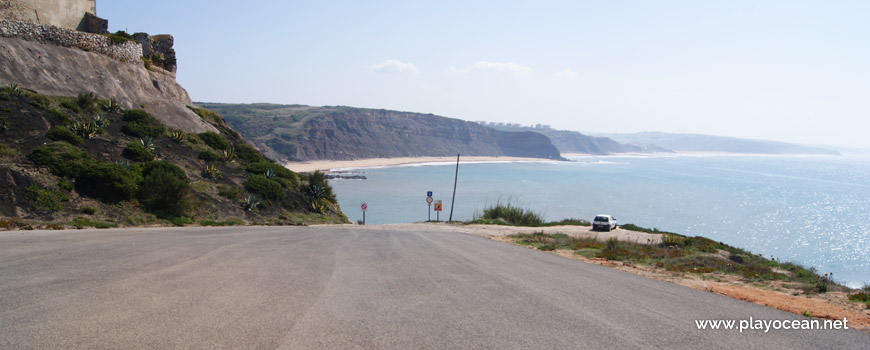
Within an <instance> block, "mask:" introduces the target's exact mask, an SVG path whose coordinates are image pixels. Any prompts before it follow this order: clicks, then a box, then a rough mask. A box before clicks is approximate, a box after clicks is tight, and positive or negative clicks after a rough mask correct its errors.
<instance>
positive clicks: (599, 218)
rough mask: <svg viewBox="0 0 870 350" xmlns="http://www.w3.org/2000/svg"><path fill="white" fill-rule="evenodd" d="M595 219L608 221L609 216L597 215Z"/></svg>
mask: <svg viewBox="0 0 870 350" xmlns="http://www.w3.org/2000/svg"><path fill="white" fill-rule="evenodd" d="M595 221H607V217H604V216H596V217H595Z"/></svg>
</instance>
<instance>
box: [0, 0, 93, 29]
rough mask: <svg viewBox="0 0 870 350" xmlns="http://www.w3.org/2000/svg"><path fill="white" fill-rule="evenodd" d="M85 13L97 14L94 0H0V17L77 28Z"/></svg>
mask: <svg viewBox="0 0 870 350" xmlns="http://www.w3.org/2000/svg"><path fill="white" fill-rule="evenodd" d="M85 13H90V14H92V15H95V16H96V14H97V1H96V0H0V18H2V19H11V20H17V21H24V22H31V23H39V24H51V25H54V26H58V27H61V28H66V29H73V30H78V29H80V26H81V25H82V21H83V20H84V18H85Z"/></svg>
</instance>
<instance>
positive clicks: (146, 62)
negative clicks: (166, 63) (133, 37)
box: [139, 56, 152, 70]
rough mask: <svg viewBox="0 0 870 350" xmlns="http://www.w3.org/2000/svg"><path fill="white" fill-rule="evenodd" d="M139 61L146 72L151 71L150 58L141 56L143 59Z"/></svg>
mask: <svg viewBox="0 0 870 350" xmlns="http://www.w3.org/2000/svg"><path fill="white" fill-rule="evenodd" d="M139 59H140V60H142V63H144V64H145V69H147V70H151V64H152V63H151V59H150V58H148V57H144V56H143V57H139Z"/></svg>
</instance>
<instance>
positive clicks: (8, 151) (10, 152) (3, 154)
mask: <svg viewBox="0 0 870 350" xmlns="http://www.w3.org/2000/svg"><path fill="white" fill-rule="evenodd" d="M17 155H18V150H17V149H14V148H12V147H9V146H6V145H4V144H2V143H0V158H10V157H15V156H17Z"/></svg>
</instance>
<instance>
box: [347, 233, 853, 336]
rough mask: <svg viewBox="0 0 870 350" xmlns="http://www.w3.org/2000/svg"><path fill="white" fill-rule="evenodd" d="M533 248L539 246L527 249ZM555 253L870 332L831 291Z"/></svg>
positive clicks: (639, 238)
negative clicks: (812, 291) (844, 321)
mask: <svg viewBox="0 0 870 350" xmlns="http://www.w3.org/2000/svg"><path fill="white" fill-rule="evenodd" d="M359 228H361V229H368V228H377V229H381V230H383V229H387V230H397V231H439V232H462V233H466V234H471V235H476V236H480V237H485V238H489V239H492V240H495V241H499V242H504V243H508V244H516V242H515V240H514V239H513V238H511V237H509V236H511V235H516V234H532V233H539V232H543V233H544V234H557V233H559V234H565V235H568V236H572V237H577V238H596V239H598V240H602V241H603V240H607V239H609V238H616V239H618V240H620V241H624V242H632V243H641V244H658V243H660V242H661V235H658V234H650V233H645V232H637V231H629V230H625V229H621V228H620V229H617V230H614V231H611V232H596V231H592V230H591V229H590V228H589V227H584V226H553V227H540V228H538V227H513V226H498V225H453V224H446V223H414V224H393V225H378V226H359ZM527 247H528V248H529V249H535V248H534V247H530V246H527ZM550 252H551V253H554V254H557V255H560V256H563V257H566V258H569V259H574V260H580V261H583V262H586V263H590V264H596V265H601V266H606V267H610V268H615V269H619V270H622V271H625V272H629V273H633V274H636V275H640V276H643V277H647V278H654V279H657V280H661V281H666V282H671V283H676V284H679V285H682V286H686V287H689V288H694V289H697V290H701V291H706V292H711V293H717V294H721V295H725V296H729V297H732V298H735V299H740V300H744V301H748V302H752V303H755V304H759V305H764V306H768V307H772V308H775V309H779V310H783V311H788V312H792V313H795V314H810V315H812V316H813V317H818V318H824V319H832V320H842V319H843V318H844V317H845V318H847V319H848V320H849V323H848V325H849V327H851V328H856V329H861V330H865V331H868V330H870V309H866V308H865V306H864V304H862V303H856V302H852V301H850V300H849V299H848V293H846V292H843V291H829V292H827V293H818V294H806V293H805V291H804V290H802V289H800V287H799V286H796V285H795V284H791V283H788V282H783V281H761V282H747V281H745V280H743V278H741V277H740V276H735V275H728V274H722V273H689V272H674V271H668V270H666V269H664V268H660V267H656V266H651V265H642V264H636V263H632V262H627V261H608V260H605V259H601V258H589V257H586V256H583V255H580V254H576V253H575V252H574V251H571V250H564V249H557V250H553V251H550Z"/></svg>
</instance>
